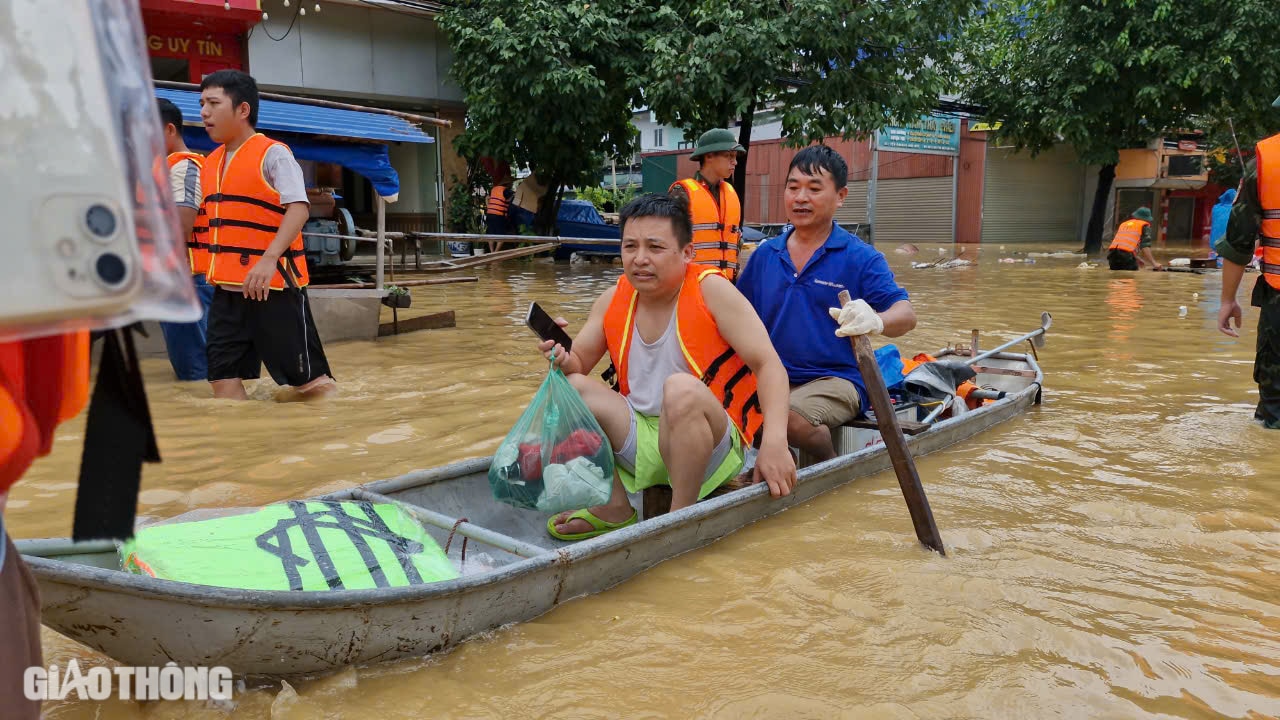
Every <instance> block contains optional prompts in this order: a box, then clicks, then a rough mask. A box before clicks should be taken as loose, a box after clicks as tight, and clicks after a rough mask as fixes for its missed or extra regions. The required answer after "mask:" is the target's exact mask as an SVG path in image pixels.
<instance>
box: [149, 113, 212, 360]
mask: <svg viewBox="0 0 1280 720" xmlns="http://www.w3.org/2000/svg"><path fill="white" fill-rule="evenodd" d="M156 106H157V107H158V108H159V109H160V123H161V127H162V128H163V129H164V144H165V152H167V153H168V163H169V191H170V192H171V193H172V194H173V203H174V205H176V206H177V208H178V224H179V226H180V228H181V230H182V237H183V238H184V239H185V240H186V242H187V261H188V262H190V263H191V278H192V281H193V282H194V283H195V286H196V297H198V298H200V305H201V306H202V307H203V309H204V315H203V316H202V317H201V318H200V319H199V320H197V321H196V322H192V323H170V322H162V323H160V331H161V333H163V334H164V344H165V348H166V349H167V350H168V351H169V364H170V365H172V366H173V372H174V374H176V375H177V376H178V379H179V380H207V379H208V378H209V367H208V363H207V362H206V360H205V336H206V335H207V334H208V331H209V303H211V302H213V286H212V285H210V284H209V283H207V282H205V273H207V272H208V271H209V250H208V244H207V243H206V242H205V237H204V236H205V234H206V233H207V231H208V226H207V225H206V224H204V223H202V225H203V227H201V229H200V230H201V231H200V232H199V233H197V232H195V226H196V217H197V215H198V214H199V212H200V204H201V203H202V202H203V201H204V193H203V192H201V190H200V172H201V167H202V166H203V164H204V156H203V155H200V154H199V153H195V152H192V151H191V150H190V148H188V147H187V143H186V142H185V141H184V140H183V138H182V125H183V118H182V110H180V109H179V108H178V106H177V105H174V104H173V103H172V102H171V101H169V100H166V99H164V98H160V99H158V100H156Z"/></svg>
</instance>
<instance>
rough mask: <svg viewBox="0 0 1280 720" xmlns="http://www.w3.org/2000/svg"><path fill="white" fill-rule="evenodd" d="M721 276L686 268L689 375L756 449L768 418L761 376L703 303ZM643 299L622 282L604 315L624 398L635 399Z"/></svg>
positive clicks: (682, 318) (680, 321)
mask: <svg viewBox="0 0 1280 720" xmlns="http://www.w3.org/2000/svg"><path fill="white" fill-rule="evenodd" d="M715 273H717V271H716V270H713V269H709V268H705V267H701V266H699V265H694V264H692V263H690V264H689V266H688V267H687V268H686V269H685V275H684V284H683V285H681V286H680V298H679V299H678V300H677V301H676V337H677V339H678V340H679V342H680V350H681V352H682V353H683V354H684V359H685V362H686V363H688V365H689V370H690V371H691V372H692V373H693V374H694V375H697V376H698V377H700V378H701V379H702V382H704V383H706V385H707V387H709V388H710V389H711V392H712V393H713V394H714V395H715V396H716V398H717V399H718V400H720V403H721V404H722V405H723V406H724V409H725V410H726V411H727V412H728V413H729V419H730V420H732V421H733V424H734V427H736V428H737V429H738V432H739V433H741V435H742V439H743V442H744V443H745V444H746V445H751V444H752V443H753V442H754V441H755V436H756V433H757V432H759V431H760V427H761V426H762V425H763V424H764V415H763V414H762V413H761V409H760V397H759V396H758V395H757V394H756V378H755V375H754V374H752V372H751V369H750V368H749V367H747V364H746V363H744V362H743V361H742V358H740V357H738V353H736V352H734V350H733V348H732V347H730V346H729V343H728V342H727V341H726V340H725V339H724V338H723V337H721V336H720V330H719V328H717V327H716V321H715V318H714V317H712V316H711V311H710V310H708V309H707V305H706V303H705V302H704V301H703V299H702V281H703V279H705V278H706V277H707V276H708V275H712V274H715ZM637 297H638V296H637V294H636V291H635V288H633V287H632V286H631V283H630V282H629V281H628V280H627V276H626V275H623V276H621V277H619V278H618V289H617V291H616V292H615V293H614V295H613V302H611V303H609V308H608V309H607V310H605V314H604V338H605V344H606V346H607V347H608V348H609V360H610V361H611V362H612V363H613V371H614V373H615V374H616V382H615V388H616V389H617V390H618V392H620V393H622V394H623V395H630V394H631V387H630V385H629V384H628V382H627V360H628V357H627V353H628V352H629V351H630V349H631V340H632V338H633V337H634V336H635V333H634V330H635V313H636V299H637ZM606 376H608V373H606Z"/></svg>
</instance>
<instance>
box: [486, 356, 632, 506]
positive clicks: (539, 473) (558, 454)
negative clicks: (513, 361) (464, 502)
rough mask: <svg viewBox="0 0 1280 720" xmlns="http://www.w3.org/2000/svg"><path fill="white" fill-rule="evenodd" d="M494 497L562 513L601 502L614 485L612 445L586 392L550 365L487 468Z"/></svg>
mask: <svg viewBox="0 0 1280 720" xmlns="http://www.w3.org/2000/svg"><path fill="white" fill-rule="evenodd" d="M489 488H490V490H492V491H493V497H494V499H495V500H498V501H499V502H504V503H506V504H508V505H512V506H514V507H518V508H525V509H528V510H538V511H539V512H544V513H558V512H562V511H564V510H577V509H579V508H584V507H591V506H593V505H603V504H604V503H606V502H608V501H609V493H610V492H611V491H612V489H613V448H612V447H610V445H609V438H607V437H605V434H604V431H603V430H601V429H600V424H599V423H597V422H596V419H595V416H593V415H592V414H591V410H590V409H588V408H587V404H586V403H585V402H583V401H582V396H581V395H579V394H578V391H577V390H574V389H573V386H572V385H570V384H569V381H568V379H566V378H565V376H564V373H562V372H560V369H559V368H556V367H552V368H551V371H550V372H548V373H547V378H546V379H545V380H543V381H542V387H540V388H538V392H537V394H535V395H534V396H533V401H532V402H530V403H529V407H527V408H526V409H525V411H524V413H523V414H521V415H520V419H519V420H517V421H516V424H515V426H514V427H512V428H511V432H509V433H507V437H506V438H504V439H503V441H502V444H501V445H499V446H498V450H497V452H495V453H494V455H493V464H492V465H490V466H489Z"/></svg>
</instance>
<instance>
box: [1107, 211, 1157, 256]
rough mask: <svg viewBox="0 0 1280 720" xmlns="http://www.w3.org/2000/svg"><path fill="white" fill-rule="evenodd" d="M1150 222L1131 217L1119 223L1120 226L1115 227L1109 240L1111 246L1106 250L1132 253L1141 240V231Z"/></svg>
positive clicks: (1135, 250)
mask: <svg viewBox="0 0 1280 720" xmlns="http://www.w3.org/2000/svg"><path fill="white" fill-rule="evenodd" d="M1150 224H1151V223H1149V222H1147V221H1145V220H1138V219H1137V218H1131V219H1129V220H1125V221H1124V222H1122V223H1120V227H1118V228H1116V236H1115V238H1114V239H1112V241H1111V247H1109V248H1107V249H1108V250H1123V251H1125V252H1127V253H1134V252H1137V250H1138V245H1139V244H1140V243H1141V242H1142V231H1143V229H1145V228H1146V227H1147V226H1148V225H1150Z"/></svg>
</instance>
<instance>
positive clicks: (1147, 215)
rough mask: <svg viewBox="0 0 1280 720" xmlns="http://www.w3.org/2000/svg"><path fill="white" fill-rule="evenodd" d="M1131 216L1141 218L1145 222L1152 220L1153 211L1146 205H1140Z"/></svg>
mask: <svg viewBox="0 0 1280 720" xmlns="http://www.w3.org/2000/svg"><path fill="white" fill-rule="evenodd" d="M1130 217H1132V218H1133V219H1134V220H1141V221H1143V222H1152V219H1151V211H1150V210H1148V209H1146V208H1144V207H1140V208H1138V209H1137V210H1134V211H1133V215H1131V216H1130Z"/></svg>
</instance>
